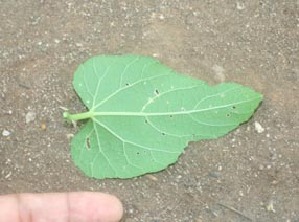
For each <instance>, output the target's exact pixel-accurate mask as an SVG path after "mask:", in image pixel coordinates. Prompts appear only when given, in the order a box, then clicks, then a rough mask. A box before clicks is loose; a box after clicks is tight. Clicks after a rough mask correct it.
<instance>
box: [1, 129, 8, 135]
mask: <svg viewBox="0 0 299 222" xmlns="http://www.w3.org/2000/svg"><path fill="white" fill-rule="evenodd" d="M9 135H10V132H9V131H8V130H3V131H2V136H9Z"/></svg>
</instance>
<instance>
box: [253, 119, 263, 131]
mask: <svg viewBox="0 0 299 222" xmlns="http://www.w3.org/2000/svg"><path fill="white" fill-rule="evenodd" d="M254 128H255V130H256V131H257V133H262V132H264V131H265V130H264V128H263V127H262V126H261V124H259V123H258V122H257V121H255V122H254Z"/></svg>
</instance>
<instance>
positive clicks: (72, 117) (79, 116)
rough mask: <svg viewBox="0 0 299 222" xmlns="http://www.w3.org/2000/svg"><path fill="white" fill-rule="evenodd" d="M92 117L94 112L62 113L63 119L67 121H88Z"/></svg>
mask: <svg viewBox="0 0 299 222" xmlns="http://www.w3.org/2000/svg"><path fill="white" fill-rule="evenodd" d="M93 116H94V112H92V111H88V112H84V113H76V114H70V113H69V112H64V113H63V117H64V118H66V119H69V120H81V119H88V118H91V117H93Z"/></svg>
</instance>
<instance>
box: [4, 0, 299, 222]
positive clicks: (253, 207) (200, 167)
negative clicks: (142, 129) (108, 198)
mask: <svg viewBox="0 0 299 222" xmlns="http://www.w3.org/2000/svg"><path fill="white" fill-rule="evenodd" d="M298 5H299V2H298V1H296V0H279V1H278V0H277V1H274V0H251V1H245V0H238V1H233V0H228V1H226V0H203V1H197V0H159V1H158V0H151V1H148V0H128V1H106V0H105V1H104V0H102V1H96V0H91V1H87V0H66V1H48V0H22V1H18V0H0V77H1V78H0V106H1V109H0V131H1V134H0V192H1V194H7V193H15V192H62V191H82V190H84V191H103V192H109V193H113V194H115V195H117V196H118V197H119V198H120V199H121V200H122V201H123V203H124V205H125V208H126V216H125V217H126V219H125V221H127V222H135V221H146V222H160V221H161V222H162V221H166V222H179V221H180V222H183V221H186V222H189V221H195V222H200V221H245V222H247V221H285V222H293V221H294V222H295V221H297V222H298V221H299V182H298V179H299V153H298V152H299V151H298V148H299V142H298V136H299V120H298V118H299V115H298V109H299V96H298V93H299V91H298V79H299V61H298V57H299V52H298V49H299V46H298V44H299V6H298ZM128 52H129V53H138V54H143V55H149V56H154V57H157V58H158V59H160V60H161V61H162V62H163V63H165V64H166V65H168V66H170V67H172V68H173V69H175V70H177V71H180V72H183V73H186V74H187V75H192V76H194V77H196V78H200V79H202V80H205V81H207V82H209V83H210V84H216V83H218V82H221V81H227V82H229V81H233V82H238V83H241V84H243V85H246V86H249V87H252V88H254V89H255V90H257V91H259V92H261V93H263V95H264V101H263V103H262V105H261V107H260V108H259V109H258V111H257V112H256V113H255V115H254V117H253V118H252V119H251V120H250V121H249V122H248V123H246V124H244V125H242V126H241V127H240V128H238V129H237V130H235V131H234V132H232V133H230V134H228V135H227V136H225V137H222V138H219V139H216V140H210V141H200V142H196V143H190V144H189V147H188V148H187V149H186V152H185V153H184V154H183V155H182V156H181V158H180V159H179V161H178V163H176V164H174V165H172V166H170V167H169V168H168V169H167V170H165V171H162V172H159V173H156V174H154V175H150V176H142V177H139V178H135V179H130V180H94V179H90V178H87V177H85V176H84V175H83V174H82V173H81V172H80V171H79V170H78V169H77V168H76V167H75V166H74V164H73V162H72V160H71V158H70V150H69V149H70V148H69V136H70V134H74V133H75V132H76V131H77V129H74V128H72V127H69V126H67V125H66V124H65V123H64V120H63V119H62V109H61V108H60V107H61V106H62V107H67V108H69V109H70V110H72V111H76V112H79V111H82V110H84V106H83V105H82V103H81V102H80V100H79V98H78V97H77V96H76V94H75V92H74V91H73V89H72V85H71V82H72V75H73V72H74V70H75V69H76V67H77V65H78V64H80V63H82V62H83V61H85V60H86V59H88V58H89V57H91V56H93V55H97V54H115V53H117V54H119V53H128Z"/></svg>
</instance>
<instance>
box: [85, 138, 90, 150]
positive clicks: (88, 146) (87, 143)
mask: <svg viewBox="0 0 299 222" xmlns="http://www.w3.org/2000/svg"><path fill="white" fill-rule="evenodd" d="M85 142H86V147H87V149H90V140H89V137H87V138H86V141H85Z"/></svg>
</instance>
